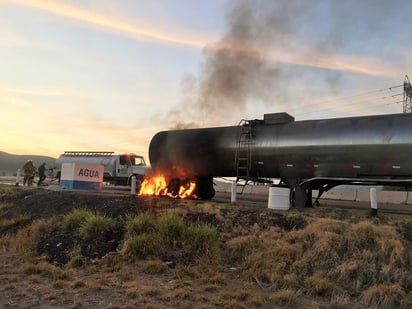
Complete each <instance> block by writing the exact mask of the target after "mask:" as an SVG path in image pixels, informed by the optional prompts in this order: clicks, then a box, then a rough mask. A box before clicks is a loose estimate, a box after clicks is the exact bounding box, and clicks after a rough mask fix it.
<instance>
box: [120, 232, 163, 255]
mask: <svg viewBox="0 0 412 309" xmlns="http://www.w3.org/2000/svg"><path fill="white" fill-rule="evenodd" d="M161 249H162V246H161V239H160V238H159V236H158V235H156V234H140V235H137V236H133V237H131V238H130V239H129V240H128V241H127V242H126V244H125V249H124V252H125V253H126V254H129V255H130V256H131V257H138V258H145V257H147V256H152V255H156V254H158V253H159V251H160V250H161Z"/></svg>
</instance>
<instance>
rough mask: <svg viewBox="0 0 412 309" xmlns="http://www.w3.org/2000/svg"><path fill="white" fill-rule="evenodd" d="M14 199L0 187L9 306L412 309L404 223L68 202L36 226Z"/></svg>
mask: <svg viewBox="0 0 412 309" xmlns="http://www.w3.org/2000/svg"><path fill="white" fill-rule="evenodd" d="M16 190H20V189H16V188H13V189H5V188H3V187H0V248H1V250H2V257H0V259H1V263H2V264H3V266H1V267H2V268H3V269H2V272H0V282H1V283H3V284H4V286H3V288H1V289H0V296H1V297H0V298H1V299H4V300H7V301H8V302H10V301H12V302H15V303H16V304H17V305H19V304H21V305H22V304H25V305H29V306H30V305H34V306H35V305H42V306H44V305H47V306H63V307H69V308H93V307H96V306H97V307H100V308H136V307H139V308H188V307H201V308H411V307H412V294H411V291H412V237H411V228H412V217H411V216H408V215H386V214H380V215H379V216H378V217H369V214H368V213H367V212H363V211H345V212H342V211H335V210H333V209H329V208H316V209H302V210H293V211H290V212H287V213H285V212H275V211H271V210H268V209H260V208H253V207H250V206H241V205H235V206H232V205H226V204H212V203H195V202H193V201H176V200H167V199H135V201H134V202H135V203H136V207H135V208H134V209H132V210H130V211H129V208H127V209H128V211H127V213H125V212H124V211H122V212H119V213H117V214H116V213H115V211H114V210H113V209H110V210H109V209H108V208H107V203H108V201H106V200H105V201H103V202H102V204H101V205H100V204H99V205H100V206H99V205H97V204H96V205H92V206H91V205H90V204H89V203H90V199H89V198H87V200H85V201H86V202H87V203H84V204H83V202H82V200H81V199H79V200H75V201H73V197H72V196H70V199H71V203H72V204H73V207H72V208H71V209H69V208H65V212H63V213H61V214H55V213H53V214H50V212H48V215H47V216H43V217H39V216H38V214H37V213H34V211H32V212H31V213H30V212H27V209H28V208H29V207H28V206H27V205H23V206H21V205H22V203H23V202H22V201H23V199H24V198H25V196H27V195H24V194H18V193H16V192H15V191H16ZM24 190H28V189H24ZM30 190H35V189H30ZM10 196H13V198H10ZM31 196H33V195H31ZM19 197H21V200H19ZM64 198H65V196H64V195H61V194H59V195H56V196H54V195H53V196H50V203H61V204H63V203H65V202H64V201H63V200H62V199H64ZM25 200H27V197H26V198H25ZM32 202H33V203H36V201H35V200H34V199H33V200H32ZM128 202H130V201H128ZM96 203H97V202H96ZM121 203H124V201H121V200H120V199H119V200H118V201H117V204H116V205H114V206H111V207H121ZM39 207H40V205H39ZM19 208H21V210H19ZM30 209H36V208H35V207H32V208H30ZM25 210H26V211H25ZM3 253H4V254H3ZM33 284H35V285H36V290H35V292H34V291H33V288H30V287H32V286H33ZM30 289H31V290H30ZM39 293H42V294H41V295H44V296H42V297H41V298H39V297H38V296H35V295H38V294H39ZM19 295H20V296H19ZM76 295H77V296H76ZM19 297H20V298H19ZM19 300H20V301H21V302H20V303H19ZM27 301H28V303H26V302H27ZM4 304H6V302H5V301H4V302H3V303H1V305H4Z"/></svg>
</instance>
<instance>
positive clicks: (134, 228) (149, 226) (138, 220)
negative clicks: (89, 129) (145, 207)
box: [126, 213, 156, 236]
mask: <svg viewBox="0 0 412 309" xmlns="http://www.w3.org/2000/svg"><path fill="white" fill-rule="evenodd" d="M126 230H127V232H128V234H129V235H130V236H136V235H139V234H144V233H146V234H147V233H152V232H154V231H155V230H156V221H155V218H154V217H153V216H152V215H151V214H148V213H142V214H140V215H138V216H136V217H128V218H127V221H126Z"/></svg>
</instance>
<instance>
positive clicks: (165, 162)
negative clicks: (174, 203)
mask: <svg viewBox="0 0 412 309" xmlns="http://www.w3.org/2000/svg"><path fill="white" fill-rule="evenodd" d="M149 159H150V162H151V166H152V168H153V170H154V171H159V172H161V173H163V174H165V176H167V177H168V179H169V181H170V182H171V183H179V181H183V180H184V179H193V180H195V181H196V186H197V191H196V194H197V196H198V197H199V198H202V199H211V198H213V196H214V194H215V191H214V187H213V178H214V177H236V179H237V180H240V179H242V180H244V181H246V182H248V181H255V182H265V181H267V179H280V182H279V184H277V186H285V187H289V188H290V189H291V203H292V205H296V206H311V205H312V190H318V192H319V194H318V197H317V199H318V198H319V197H320V195H321V194H322V193H324V192H326V191H328V190H329V189H331V188H333V187H335V186H337V185H343V184H346V185H385V186H406V187H407V186H410V185H411V184H412V114H389V115H374V116H362V117H346V118H336V119H320V120H304V121H295V119H294V117H292V116H290V115H289V114H287V113H274V114H265V115H264V117H263V119H255V120H244V121H241V123H240V124H239V125H238V126H228V127H214V128H199V129H188V130H171V131H162V132H159V133H157V134H156V135H155V136H154V137H153V138H152V140H151V142H150V146H149ZM317 199H316V201H317Z"/></svg>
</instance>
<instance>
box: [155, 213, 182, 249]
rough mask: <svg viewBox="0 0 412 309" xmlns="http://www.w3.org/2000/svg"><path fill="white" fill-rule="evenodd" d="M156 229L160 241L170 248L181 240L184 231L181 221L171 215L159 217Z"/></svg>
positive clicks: (176, 216)
mask: <svg viewBox="0 0 412 309" xmlns="http://www.w3.org/2000/svg"><path fill="white" fill-rule="evenodd" d="M158 227H159V233H160V236H161V237H162V239H164V241H165V242H166V243H168V244H169V245H171V246H172V247H174V246H175V244H176V242H178V241H181V240H182V239H183V236H184V234H185V231H186V225H185V223H184V222H183V219H182V218H181V217H179V216H178V215H176V214H173V213H167V214H165V215H163V216H162V217H160V219H159V223H158Z"/></svg>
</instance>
